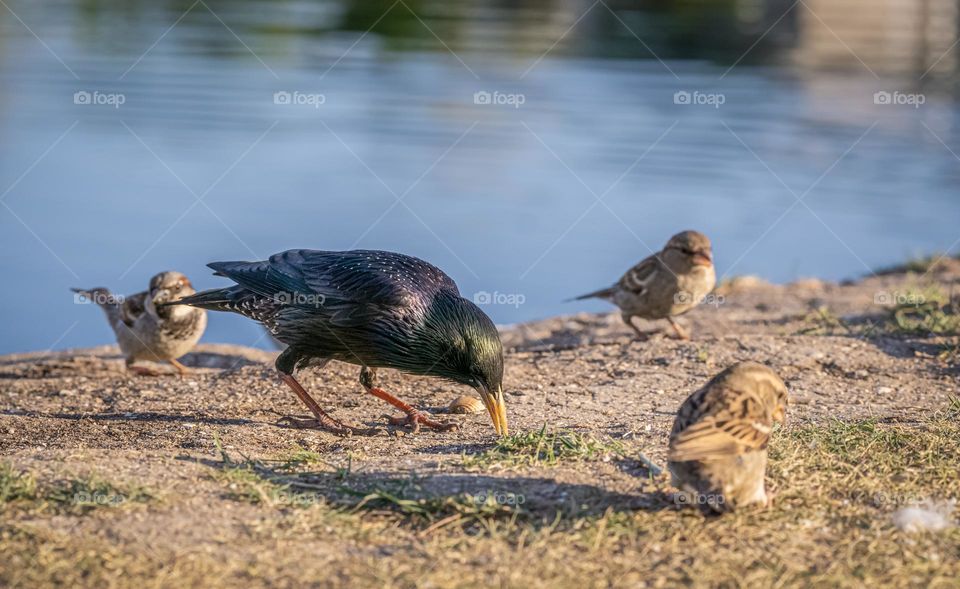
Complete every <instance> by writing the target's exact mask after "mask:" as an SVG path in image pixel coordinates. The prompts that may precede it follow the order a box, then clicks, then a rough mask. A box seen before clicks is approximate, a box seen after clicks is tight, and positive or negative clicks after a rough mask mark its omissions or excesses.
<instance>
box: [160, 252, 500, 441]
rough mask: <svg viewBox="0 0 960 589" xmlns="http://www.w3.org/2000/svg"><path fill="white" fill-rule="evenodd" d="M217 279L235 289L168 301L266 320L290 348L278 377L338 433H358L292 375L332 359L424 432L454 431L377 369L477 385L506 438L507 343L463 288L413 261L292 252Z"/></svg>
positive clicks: (239, 266)
mask: <svg viewBox="0 0 960 589" xmlns="http://www.w3.org/2000/svg"><path fill="white" fill-rule="evenodd" d="M208 266H209V267H210V268H212V269H213V270H214V273H215V275H217V276H224V277H227V278H229V279H231V280H233V281H234V282H235V283H236V285H234V286H229V287H226V288H219V289H215V290H207V291H203V292H200V293H197V294H195V295H193V296H189V297H185V298H183V299H180V300H179V301H176V302H174V303H171V304H181V305H191V306H195V307H200V308H203V309H210V310H216V311H231V312H234V313H239V314H240V315H243V316H245V317H249V318H250V319H254V320H255V321H259V322H260V323H262V324H263V325H264V326H265V327H266V328H267V329H268V330H269V331H270V333H271V334H272V335H273V336H274V337H276V339H277V340H279V341H280V342H282V343H284V344H286V345H287V347H286V348H285V349H284V350H283V352H281V353H280V356H279V357H278V358H277V360H276V368H277V371H278V372H279V373H280V378H281V380H283V382H284V383H286V384H287V386H289V387H290V388H291V389H292V390H293V392H294V393H296V395H297V396H298V397H299V398H300V400H301V401H302V402H303V403H304V404H305V405H306V406H307V407H308V408H309V409H310V411H311V412H312V413H313V415H314V416H315V417H316V420H307V421H305V422H300V421H298V420H293V419H288V421H290V422H291V423H293V424H294V425H298V426H304V425H307V424H309V425H319V426H320V427H322V428H323V429H326V430H329V431H332V432H334V433H338V434H347V435H349V434H351V433H355V432H358V431H361V430H359V428H356V427H353V426H349V425H347V424H344V423H343V422H341V421H339V420H337V419H334V418H333V417H331V416H329V415H328V414H327V413H326V412H324V411H323V409H321V408H320V406H319V405H318V404H317V402H316V401H314V400H313V398H312V397H311V396H310V395H309V394H308V393H307V391H306V390H305V389H304V388H303V387H302V386H301V385H300V383H299V382H297V380H296V379H295V378H294V372H295V371H296V370H298V369H301V368H304V367H307V366H319V367H322V366H325V365H326V364H327V363H328V362H329V361H330V360H340V361H342V362H347V363H350V364H357V365H359V366H360V367H361V369H360V383H361V384H362V385H363V387H364V388H365V389H366V391H367V392H369V393H370V394H372V395H374V396H376V397H378V398H380V399H382V400H384V401H386V402H387V403H390V404H391V405H393V406H394V407H396V408H398V409H400V410H401V411H403V412H404V413H405V414H406V416H405V417H403V418H393V419H391V422H392V423H394V424H406V425H409V426H411V427H413V429H414V431H417V430H419V427H420V424H423V425H426V426H427V427H430V428H433V429H436V430H440V431H446V430H449V429H452V428H454V427H456V426H455V425H453V424H447V423H440V422H436V421H434V420H433V419H431V418H430V417H429V416H428V415H427V414H426V413H423V412H421V411H419V410H417V409H415V408H413V407H412V406H410V405H408V404H407V403H404V402H403V401H401V400H399V399H397V398H396V397H394V396H393V395H391V394H390V393H388V392H386V391H384V390H383V389H381V388H379V387H378V386H377V384H376V371H377V369H378V368H394V369H397V370H400V371H401V372H406V373H410V374H417V375H424V376H437V377H441V378H444V379H447V380H450V381H453V382H456V383H459V384H465V385H469V386H471V387H474V388H475V389H476V390H477V391H478V392H479V393H480V398H481V399H482V400H483V403H484V405H485V407H486V409H487V412H488V413H489V414H490V418H491V419H492V420H493V427H494V429H495V430H496V431H497V433H498V434H500V435H506V434H507V415H506V404H505V402H504V397H503V388H502V382H503V346H502V345H501V343H500V335H499V333H498V332H497V328H496V326H494V324H493V321H491V320H490V318H489V317H487V316H486V315H485V314H484V313H483V311H481V310H480V309H479V308H478V307H477V306H476V305H474V304H473V303H472V302H471V301H469V300H467V299H465V298H463V297H462V296H460V291H459V290H458V289H457V285H456V283H455V282H454V281H453V279H451V278H450V277H449V276H447V275H446V274H444V273H443V272H442V271H441V270H440V269H438V268H436V267H435V266H432V265H430V264H428V263H427V262H424V261H423V260H420V259H418V258H414V257H411V256H405V255H403V254H397V253H393V252H386V251H375V250H353V251H339V252H338V251H318V250H305V249H297V250H288V251H285V252H281V253H278V254H275V255H273V256H271V257H270V259H269V260H266V261H261V262H214V263H211V264H208Z"/></svg>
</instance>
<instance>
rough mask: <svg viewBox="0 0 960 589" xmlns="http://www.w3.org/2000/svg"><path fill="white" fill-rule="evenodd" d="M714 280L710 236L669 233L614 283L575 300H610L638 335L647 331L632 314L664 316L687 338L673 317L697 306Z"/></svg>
mask: <svg viewBox="0 0 960 589" xmlns="http://www.w3.org/2000/svg"><path fill="white" fill-rule="evenodd" d="M716 282H717V275H716V272H715V271H714V269H713V251H712V248H711V246H710V240H709V239H708V238H707V236H706V235H704V234H702V233H698V232H696V231H684V232H682V233H678V234H676V235H674V236H673V237H671V238H670V241H668V242H667V245H665V246H664V247H663V249H662V250H661V251H659V252H657V253H656V254H653V255H652V256H650V257H648V258H646V259H644V260H643V261H642V262H640V263H639V264H637V265H636V266H634V267H633V268H631V269H630V270H628V271H627V273H626V274H624V275H623V277H622V278H620V280H619V281H618V282H617V283H616V284H614V285H613V286H611V287H609V288H604V289H601V290H598V291H595V292H591V293H588V294H585V295H581V296H579V297H576V299H574V300H578V301H579V300H583V299H589V298H599V299H604V300H606V301H610V302H611V303H613V304H614V305H616V306H618V307H620V311H621V313H622V316H623V321H624V323H626V324H627V325H629V326H630V327H632V328H633V330H634V331H636V332H637V335H638V336H639V337H641V338H646V334H644V333H643V332H641V331H640V329H639V328H638V327H637V326H636V325H634V323H633V321H632V320H631V319H632V318H633V317H640V318H641V319H666V320H667V321H669V322H670V325H671V326H672V327H673V329H674V331H676V333H677V336H678V337H680V339H690V335H689V334H688V333H687V332H686V331H684V330H683V328H681V327H680V325H679V324H678V323H677V322H676V321H675V320H674V319H673V317H674V316H676V315H680V314H681V313H686V312H687V311H689V310H690V309H692V308H694V307H695V306H697V304H699V303H700V301H702V300H703V298H704V297H705V296H706V295H708V294H709V293H710V291H712V290H713V287H714V285H715V284H716Z"/></svg>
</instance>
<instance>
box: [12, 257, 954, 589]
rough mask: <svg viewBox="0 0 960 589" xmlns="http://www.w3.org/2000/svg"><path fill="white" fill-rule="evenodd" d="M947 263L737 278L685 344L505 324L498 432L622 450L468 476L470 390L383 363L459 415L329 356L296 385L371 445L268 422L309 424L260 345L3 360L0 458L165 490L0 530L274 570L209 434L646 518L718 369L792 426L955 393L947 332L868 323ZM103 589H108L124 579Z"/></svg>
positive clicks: (356, 469) (565, 320) (567, 323)
mask: <svg viewBox="0 0 960 589" xmlns="http://www.w3.org/2000/svg"><path fill="white" fill-rule="evenodd" d="M956 266H957V264H951V265H947V266H946V267H944V268H941V269H938V270H937V271H936V272H934V273H931V274H929V275H927V276H922V277H921V276H920V275H918V274H889V275H883V276H875V277H872V278H869V279H865V280H862V281H859V282H856V283H850V284H844V285H837V284H826V283H822V282H820V281H816V280H807V281H802V282H798V283H795V284H791V285H786V286H774V285H769V284H766V283H763V282H762V281H759V280H755V279H749V278H744V279H738V280H736V281H734V282H733V283H732V284H727V285H724V287H723V288H722V289H720V290H719V291H718V292H719V293H721V294H722V297H723V298H722V299H718V300H719V301H720V303H719V304H717V305H714V306H701V307H699V308H697V309H696V310H695V311H693V312H691V313H689V314H688V315H686V316H684V317H683V318H682V319H681V322H683V323H685V324H686V325H687V326H689V327H690V328H691V329H692V333H693V340H692V341H677V340H675V339H672V338H670V337H667V336H666V335H665V334H666V332H665V331H664V332H663V334H659V335H654V336H652V337H651V338H650V339H649V340H647V341H637V339H636V338H635V337H634V335H633V332H632V331H630V330H629V329H628V328H626V327H625V326H624V325H623V324H622V323H621V321H620V319H619V316H618V315H616V314H607V315H589V314H581V315H574V316H568V317H562V318H554V319H549V320H545V321H540V322H535V323H531V324H525V325H517V326H509V327H504V328H503V339H504V343H505V345H506V346H507V347H508V349H509V351H508V354H507V357H506V375H505V388H506V391H507V395H506V396H507V403H508V411H509V419H510V427H511V431H512V432H522V431H529V430H536V429H539V428H541V427H542V426H543V425H544V424H545V423H546V424H549V427H551V428H562V429H567V430H573V431H577V432H583V433H585V434H589V435H591V436H595V437H596V438H598V439H601V440H607V441H611V442H616V443H619V444H622V445H623V447H624V448H626V453H625V456H626V457H625V458H624V457H615V458H613V459H611V458H610V457H605V458H604V459H601V460H594V461H587V462H577V463H570V464H565V463H561V464H559V465H557V466H555V467H550V468H547V467H541V466H532V467H528V468H525V469H521V470H520V471H517V470H498V469H491V470H488V471H484V472H476V470H475V469H470V468H467V467H466V466H465V465H464V459H463V455H464V454H465V453H466V454H472V453H477V452H481V451H483V450H485V449H487V448H489V447H490V445H491V444H492V443H493V442H494V432H493V428H492V426H491V425H490V423H489V419H488V417H487V416H486V414H485V413H484V414H479V415H467V416H462V415H442V414H441V413H442V411H443V408H444V407H445V406H446V405H447V404H448V403H449V402H450V401H451V400H452V399H453V398H454V397H456V396H458V395H461V394H466V393H469V392H470V391H468V390H467V389H465V388H459V387H456V386H454V385H451V384H449V383H445V382H441V381H439V380H435V379H425V378H414V377H409V376H405V375H401V374H398V373H395V372H389V371H383V372H381V379H382V384H383V386H384V388H387V390H390V391H392V392H393V393H394V394H396V395H397V396H399V397H400V398H402V399H405V400H407V401H409V402H411V403H414V404H417V405H419V406H420V407H424V408H427V409H429V410H431V411H432V412H435V413H436V414H437V415H438V416H439V417H442V418H444V419H450V420H455V421H458V422H460V423H461V424H462V427H461V428H460V429H459V430H456V431H453V432H448V433H436V432H432V431H428V430H424V431H422V432H420V433H418V434H416V435H414V434H412V433H410V432H409V431H406V430H404V429H403V428H400V427H394V426H387V425H385V420H384V419H383V417H382V416H383V414H386V413H390V408H389V407H387V406H386V405H385V404H383V403H382V402H381V401H379V400H378V399H375V398H373V397H370V396H368V395H365V394H363V393H362V388H361V387H360V385H359V383H358V381H357V376H358V369H357V368H356V367H354V366H350V365H345V364H338V363H334V364H331V365H330V366H329V367H328V368H326V369H325V370H323V371H312V370H310V371H307V372H306V373H304V374H302V378H301V382H302V383H303V384H304V386H305V387H306V388H307V389H308V390H309V391H311V392H312V393H313V395H314V396H315V398H316V399H317V401H318V402H319V403H320V404H321V406H323V407H325V408H327V409H328V410H329V411H331V413H332V414H333V415H334V416H336V417H339V418H343V419H345V420H347V421H350V422H353V423H363V424H368V425H370V426H377V427H379V428H380V430H381V431H380V433H379V434H377V435H374V436H369V437H368V436H355V437H352V438H341V437H336V436H334V435H331V434H329V433H325V432H320V431H313V430H300V429H294V428H290V427H287V426H285V425H284V424H282V423H279V419H280V417H281V416H283V415H299V416H305V415H306V411H305V409H304V408H303V407H302V406H301V405H300V404H299V402H298V400H297V399H296V398H295V397H294V395H293V394H292V393H291V392H290V391H289V390H288V389H287V388H286V387H285V386H284V385H283V384H282V383H280V382H279V380H278V379H277V378H276V375H275V373H274V370H273V368H272V359H273V357H274V354H272V353H269V352H264V351H260V350H252V349H247V348H241V347H237V346H230V345H220V344H202V345H200V346H198V348H197V350H196V351H195V352H194V353H192V354H190V355H188V356H186V357H185V358H184V359H183V362H184V363H185V364H186V365H188V366H191V367H193V368H194V370H193V373H192V375H190V376H188V377H185V378H180V377H178V376H176V375H174V374H173V373H172V372H171V374H170V375H169V376H161V377H143V376H129V375H127V374H125V373H124V372H123V364H122V361H121V359H120V357H119V356H118V353H117V350H116V349H115V348H114V347H111V346H104V347H101V348H93V349H84V350H70V351H66V352H56V353H30V354H18V355H12V356H5V357H0V452H2V456H0V461H6V462H8V463H10V464H12V465H13V466H14V467H15V468H16V469H23V470H25V471H29V472H31V473H35V475H36V477H37V478H38V479H39V480H40V481H41V482H44V481H56V480H63V479H69V478H70V477H85V476H91V475H96V476H98V477H104V478H107V479H109V480H110V481H111V482H113V483H115V484H117V485H120V486H123V485H125V486H126V488H131V487H133V486H135V487H137V488H140V487H142V488H146V489H150V490H151V491H150V492H151V494H153V495H155V496H159V497H161V498H162V501H161V507H149V506H148V507H144V508H139V509H133V508H131V509H124V510H119V511H116V512H111V513H109V514H107V515H99V514H98V515H95V516H92V517H75V516H71V515H69V514H66V515H64V514H63V513H59V512H50V513H47V512H43V510H40V511H39V512H37V511H36V510H34V511H26V512H22V513H21V512H18V511H12V510H5V511H4V513H5V515H4V519H5V520H6V523H4V524H3V525H4V526H9V527H8V530H9V529H14V530H15V531H16V530H20V531H22V529H29V530H30V533H31V534H33V535H35V537H40V538H44V537H47V536H45V535H52V536H50V537H54V538H60V540H58V541H62V540H63V537H64V535H66V536H70V537H81V538H89V539H90V541H91V542H96V543H97V544H98V545H107V546H110V547H111V549H116V550H121V551H123V550H127V549H129V548H130V547H131V546H140V547H145V548H143V550H146V551H147V552H145V553H144V554H143V558H144V559H148V560H151V561H153V562H161V563H162V562H167V563H168V565H169V567H172V568H173V569H178V566H179V565H173V564H170V563H173V562H176V561H177V558H179V556H177V555H180V556H182V555H189V556H188V557H184V558H195V557H197V556H196V555H198V554H199V555H205V556H204V557H205V558H213V559H214V560H221V561H223V562H251V563H253V562H261V561H262V560H263V559H267V560H269V559H276V560H277V561H278V562H280V561H283V560H284V559H285V558H286V557H285V556H283V555H279V554H273V553H272V552H271V551H276V550H280V548H279V546H280V545H279V544H274V543H271V542H266V543H264V542H262V537H261V535H260V534H259V532H258V531H257V529H258V526H260V525H277V526H284V525H289V522H287V521H286V520H284V517H286V516H285V515H284V514H282V513H274V512H269V513H266V514H264V513H263V512H262V511H258V510H260V509H262V508H261V507H258V506H254V505H249V504H246V503H243V502H237V501H231V500H229V499H227V498H225V495H224V493H225V491H224V482H223V481H222V480H219V479H218V478H217V476H216V473H217V471H218V469H221V468H222V466H223V463H222V456H221V454H220V453H219V452H218V451H217V450H216V449H215V444H216V443H217V442H219V443H220V444H222V446H223V448H224V450H226V452H228V453H229V454H230V456H231V457H233V458H234V459H240V458H241V457H250V458H262V459H267V458H271V457H277V456H280V455H283V454H284V453H289V452H291V451H294V450H296V449H298V448H299V449H305V450H309V451H314V452H316V453H318V454H319V455H321V456H322V457H323V461H324V465H325V466H324V467H323V468H327V469H328V470H330V471H331V472H333V471H336V469H341V472H342V469H348V471H349V475H347V476H348V477H351V478H350V481H351V485H352V486H353V487H354V488H357V489H364V488H370V487H371V486H374V485H377V484H379V483H381V482H383V481H403V480H410V479H411V478H414V479H415V480H416V482H417V487H418V489H421V490H422V491H423V492H424V493H428V494H432V495H438V494H439V495H443V494H451V493H462V492H466V493H481V492H484V491H485V490H489V489H494V490H498V491H503V492H508V493H517V494H523V496H524V498H525V501H526V506H527V507H528V508H530V509H534V510H535V509H537V508H538V507H543V508H544V509H546V507H547V506H557V505H564V504H569V505H578V506H580V513H582V514H591V513H594V514H600V513H603V512H604V510H605V509H607V508H608V507H610V506H612V505H614V506H616V507H617V508H618V509H631V508H637V507H642V504H643V502H644V501H645V499H644V495H642V494H641V493H640V491H641V490H642V489H643V488H645V485H648V484H649V480H648V475H649V474H650V473H649V469H648V468H647V466H646V463H645V462H644V461H643V459H642V458H641V457H642V456H645V457H647V458H649V459H650V460H652V461H653V462H654V463H656V464H661V465H662V464H663V461H664V455H665V445H666V441H667V434H668V432H669V429H670V426H671V424H672V420H673V415H674V412H675V410H676V409H677V407H678V406H679V405H680V403H681V402H682V401H683V399H684V398H685V397H686V396H687V395H689V394H690V393H691V392H692V391H693V390H694V389H696V388H697V387H698V386H700V385H701V384H702V383H704V382H705V381H706V380H707V379H708V378H710V377H711V376H712V375H713V374H715V373H716V372H718V371H720V370H721V369H723V368H724V367H726V366H728V365H729V364H731V363H733V362H736V361H740V360H747V359H749V360H754V361H759V362H763V363H767V364H769V365H770V366H771V367H773V368H774V369H775V370H776V371H777V372H778V373H779V374H780V375H781V376H782V378H783V379H784V381H785V382H786V383H787V386H788V387H789V389H790V392H791V395H792V399H791V402H792V406H791V408H790V413H789V427H797V426H800V425H803V424H827V423H829V422H831V420H834V419H841V420H860V419H866V418H878V419H879V420H880V421H896V422H898V423H910V422H911V421H920V420H923V419H924V418H925V417H927V416H929V415H930V414H931V413H932V412H934V411H937V410H938V409H942V408H943V407H944V406H946V405H947V404H948V403H949V402H950V401H949V400H950V398H951V397H957V396H960V384H958V379H957V376H958V370H957V361H956V355H955V354H954V355H953V357H952V358H950V357H947V358H946V359H944V357H943V354H941V352H942V351H943V350H944V349H948V348H949V346H950V345H953V346H956V337H953V338H950V337H943V336H931V335H927V334H916V335H907V334H903V333H893V332H890V331H889V330H887V329H885V328H884V325H885V324H886V322H887V320H888V316H889V308H888V307H887V306H885V305H882V304H877V303H876V302H875V301H876V300H877V298H878V294H877V293H896V292H907V291H909V290H911V289H914V290H916V289H919V288H927V286H928V285H929V284H931V283H933V284H935V285H937V287H938V288H939V289H940V290H941V291H943V292H951V291H952V290H953V289H954V288H956V286H957V285H958V284H960V269H958V268H957V267H956ZM880 298H881V299H882V298H883V296H882V295H881V296H880ZM818 309H819V310H818ZM823 309H828V311H824V310H823ZM871 326H875V327H873V328H871ZM649 327H650V328H651V329H656V328H664V327H665V325H659V324H650V326H649ZM317 488H318V489H319V493H320V494H321V495H322V496H323V498H324V500H326V501H330V502H334V503H335V502H337V501H339V500H341V499H342V498H343V497H344V494H343V490H342V486H337V485H333V484H330V485H319V486H318V487H317ZM271 518H273V520H272V523H271ZM251 522H253V523H251ZM331 525H333V524H331ZM334 527H335V526H334ZM301 540H302V542H303V544H302V545H298V547H297V548H296V549H297V550H298V551H302V552H303V553H304V554H310V555H312V556H311V559H312V560H313V564H312V565H311V567H310V568H311V570H312V569H313V567H314V566H319V565H321V564H322V563H336V562H338V559H340V558H342V557H343V555H342V554H340V552H341V551H343V550H347V548H345V547H344V545H342V544H340V543H339V541H338V540H337V535H336V534H333V535H331V536H329V537H325V536H324V535H323V534H316V533H308V534H307V533H305V534H303V535H302V538H301ZM54 544H56V542H54ZM408 549H409V548H407V547H403V546H395V545H390V544H389V543H387V544H383V543H381V542H376V543H373V544H371V545H370V546H369V547H367V548H363V544H362V543H360V544H351V548H349V550H354V551H360V554H359V556H358V555H355V556H357V558H359V559H360V560H361V561H363V562H368V563H369V562H373V560H376V558H377V555H378V554H381V555H391V554H393V553H394V552H397V551H399V552H401V553H402V552H404V551H405V550H408ZM37 550H38V551H39V552H38V554H39V553H42V549H40V548H37ZM364 550H369V552H364ZM8 556H9V555H8ZM37 558H38V559H39V558H40V557H39V556H38V557H37ZM197 558H199V557H197ZM371 559H373V560H371ZM38 562H40V563H45V562H48V561H43V560H39V561H38ZM49 562H56V561H55V559H54V560H51V561H49ZM514 564H516V563H514ZM37 566H51V565H49V564H38V565H37ZM164 566H166V565H164ZM198 566H199V565H198ZM250 566H251V567H253V568H254V569H255V568H256V567H255V566H254V565H250ZM331 566H334V564H331ZM371 566H373V565H371ZM3 567H4V565H3V563H2V562H0V578H4V576H3V575H4V574H5V575H6V577H5V578H7V579H8V581H9V580H10V579H11V578H13V579H16V578H17V577H16V576H15V575H14V576H13V577H11V576H10V575H11V572H10V571H9V570H7V571H3ZM161 569H163V567H161V568H160V569H157V570H161ZM231 570H232V569H231ZM234 573H235V571H234V572H231V573H225V574H231V575H232V574H234ZM151 574H153V573H151ZM291 574H292V573H291ZM244 575H246V576H239V577H237V576H234V577H227V578H222V579H220V581H223V582H225V583H226V584H233V583H239V582H240V581H241V580H242V579H246V580H247V581H250V580H251V579H257V580H260V581H264V579H266V580H267V581H269V582H270V583H273V582H277V583H278V584H280V585H283V584H285V583H284V582H282V581H283V578H282V577H281V578H270V576H269V575H267V574H266V573H263V574H260V573H257V572H256V570H253V571H252V572H251V570H246V572H245V573H244ZM51 578H52V577H51ZM155 578H156V579H158V582H157V583H156V584H157V585H158V586H162V585H165V583H164V582H163V578H162V576H161V577H155ZM173 578H175V577H173ZM291 578H293V577H291ZM101 580H102V579H101ZM115 580H116V581H117V586H123V585H124V582H123V581H122V579H121V578H120V577H118V578H117V579H115ZM289 580H290V579H287V581H289ZM327 581H329V582H330V584H333V585H335V584H337V583H336V582H334V580H331V579H327ZM340 581H345V580H344V579H342V578H341V579H340ZM24 583H25V584H29V583H27V582H24ZM188 584H189V583H188ZM286 584H289V583H286ZM294 584H296V583H294ZM319 584H321V585H324V584H327V583H326V582H324V583H319ZM387 584H389V583H387ZM373 585H374V586H375V584H373ZM400 585H404V584H403V583H400ZM609 585H616V583H615V582H613V581H611V582H610V583H609ZM604 586H606V584H605V585H604Z"/></svg>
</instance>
